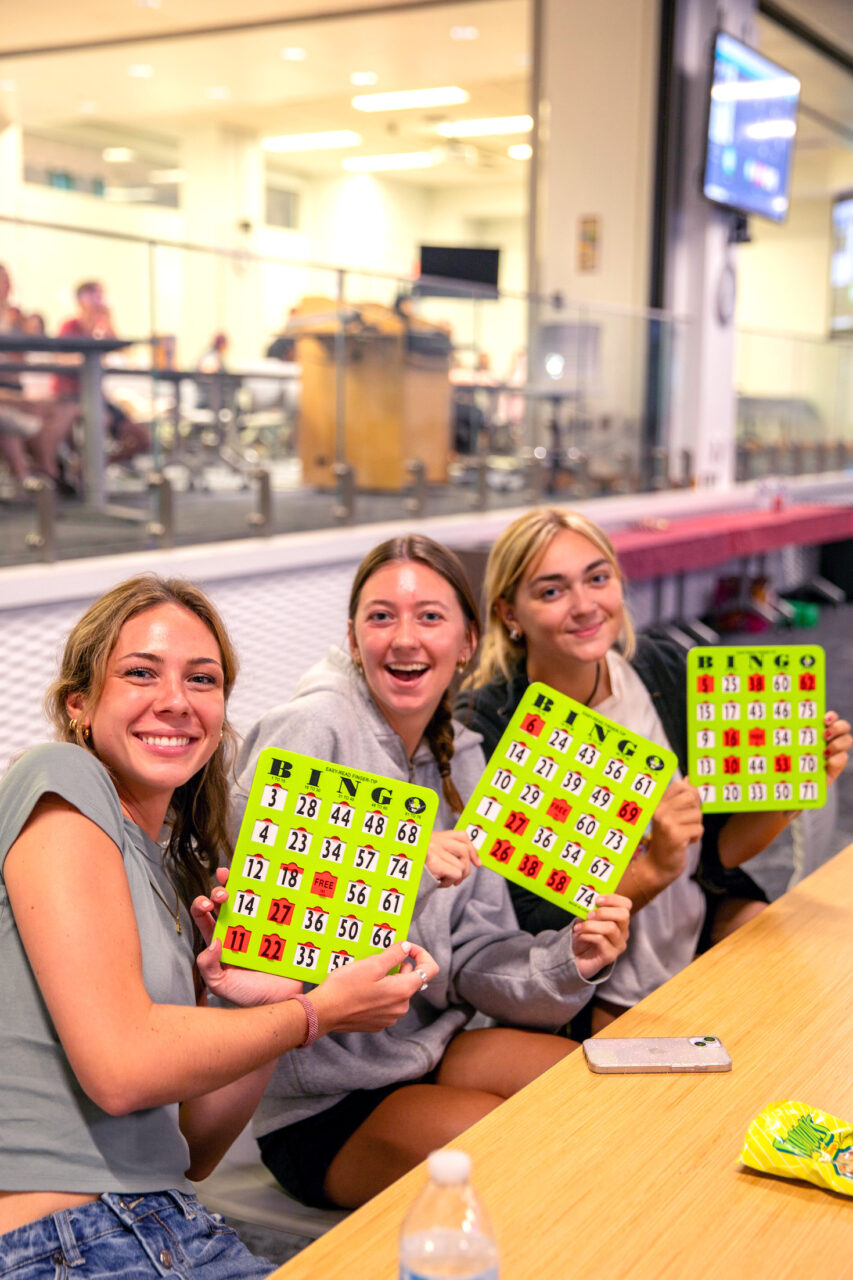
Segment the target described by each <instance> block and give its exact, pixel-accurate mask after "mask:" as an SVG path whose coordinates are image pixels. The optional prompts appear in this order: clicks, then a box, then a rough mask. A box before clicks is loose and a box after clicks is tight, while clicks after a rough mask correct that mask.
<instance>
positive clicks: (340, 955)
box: [328, 951, 354, 973]
mask: <svg viewBox="0 0 853 1280" xmlns="http://www.w3.org/2000/svg"><path fill="white" fill-rule="evenodd" d="M353 959H354V957H353V956H349V955H347V953H346V951H333V952H332V954H331V957H330V958H329V969H328V972H329V973H333V972H334V970H335V969H342V968H343V967H344V965H345V964H352V962H353Z"/></svg>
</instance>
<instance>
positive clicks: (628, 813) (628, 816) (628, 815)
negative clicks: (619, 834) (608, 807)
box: [619, 800, 642, 826]
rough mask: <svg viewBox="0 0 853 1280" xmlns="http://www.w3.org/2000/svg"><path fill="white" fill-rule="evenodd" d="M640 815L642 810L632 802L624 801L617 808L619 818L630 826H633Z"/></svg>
mask: <svg viewBox="0 0 853 1280" xmlns="http://www.w3.org/2000/svg"><path fill="white" fill-rule="evenodd" d="M641 813H642V809H641V808H640V806H639V805H638V804H635V803H634V801H633V800H624V801H623V802H622V804H621V805H620V806H619V817H620V818H621V819H622V821H623V822H627V823H630V825H631V826H633V825H634V823H635V822H636V821H637V819H638V818H639V816H640V814H641Z"/></svg>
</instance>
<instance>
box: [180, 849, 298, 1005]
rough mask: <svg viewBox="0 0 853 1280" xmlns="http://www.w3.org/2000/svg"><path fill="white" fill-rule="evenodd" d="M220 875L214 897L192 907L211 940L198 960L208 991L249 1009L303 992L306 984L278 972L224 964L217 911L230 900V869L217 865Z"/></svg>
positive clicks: (201, 926)
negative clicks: (215, 933) (216, 927)
mask: <svg viewBox="0 0 853 1280" xmlns="http://www.w3.org/2000/svg"><path fill="white" fill-rule="evenodd" d="M216 878H217V880H218V881H219V884H218V885H217V886H216V888H215V889H213V890H211V894H210V897H209V898H206V897H204V896H202V897H199V898H195V899H194V901H193V904H192V906H191V907H190V911H191V912H192V917H193V920H195V922H196V924H197V925H198V929H199V933H200V934H201V936H202V937H203V938H204V940H205V942H206V943H207V946H206V947H205V949H204V951H202V952H200V953H199V955H198V957H197V960H196V963H197V964H198V971H199V973H200V974H201V976H202V979H203V981H204V985H205V986H206V987H207V989H208V991H209V992H210V993H211V995H214V996H219V997H221V998H222V999H223V1000H229V1001H230V1002H231V1004H238V1005H241V1006H242V1007H243V1008H247V1009H248V1008H254V1006H255V1005H259V1004H275V1003H276V1002H277V1001H279V1000H289V999H290V998H291V997H292V996H296V995H299V994H300V993H301V991H302V983H301V982H297V981H296V980H295V979H294V978H280V977H278V976H277V975H276V974H274V973H261V972H260V971H259V970H256V969H240V968H237V967H236V966H235V965H224V964H223V963H222V941H221V939H220V938H216V939H215V940H214V938H213V929H214V925H215V924H216V912H217V911H218V909H219V908H220V907H221V906H222V904H223V902H227V900H228V890H227V889H226V888H225V885H226V883H227V881H228V868H227V867H217V870H216Z"/></svg>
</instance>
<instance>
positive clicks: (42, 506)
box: [24, 476, 56, 562]
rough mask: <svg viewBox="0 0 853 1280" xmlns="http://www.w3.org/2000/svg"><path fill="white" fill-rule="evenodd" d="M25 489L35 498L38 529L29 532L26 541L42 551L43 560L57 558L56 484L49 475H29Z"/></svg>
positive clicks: (33, 547) (48, 560) (29, 545)
mask: <svg viewBox="0 0 853 1280" xmlns="http://www.w3.org/2000/svg"><path fill="white" fill-rule="evenodd" d="M24 489H25V491H26V492H27V493H31V494H32V495H33V496H34V498H35V507H36V522H37V526H38V527H37V529H36V532H35V533H28V534H27V536H26V538H25V539H24V542H25V543H26V545H27V546H28V547H30V548H31V549H32V550H33V551H40V552H41V558H42V560H44V561H46V562H52V561H54V560H55V559H56V486H55V484H54V483H53V481H52V480H51V479H50V478H49V476H28V477H27V479H26V480H25V481H24Z"/></svg>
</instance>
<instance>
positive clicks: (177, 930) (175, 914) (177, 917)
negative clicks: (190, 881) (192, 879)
mask: <svg viewBox="0 0 853 1280" xmlns="http://www.w3.org/2000/svg"><path fill="white" fill-rule="evenodd" d="M148 883H149V884H150V885H151V888H152V889H153V890H154V892H155V893H156V894H157V897H158V898H159V899H160V901H161V902H162V904H163V906H164V907H165V908H166V910H167V911H168V913H169V915H170V916H171V917H172V919H173V920H174V922H175V933H183V929H182V927H181V898H180V894H179V893H178V891H177V889H175V909H174V911H173V910H172V908H171V907H170V906H169V904H168V902H167V901H166V899H165V898H164V897H163V895H162V893H161V892H160V890H159V889H158V888H157V886H156V884H155V883H154V881H153V880H152V879H151V877H150V876H149V877H148Z"/></svg>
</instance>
